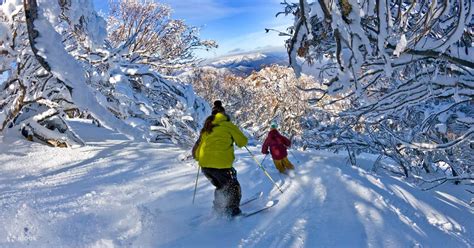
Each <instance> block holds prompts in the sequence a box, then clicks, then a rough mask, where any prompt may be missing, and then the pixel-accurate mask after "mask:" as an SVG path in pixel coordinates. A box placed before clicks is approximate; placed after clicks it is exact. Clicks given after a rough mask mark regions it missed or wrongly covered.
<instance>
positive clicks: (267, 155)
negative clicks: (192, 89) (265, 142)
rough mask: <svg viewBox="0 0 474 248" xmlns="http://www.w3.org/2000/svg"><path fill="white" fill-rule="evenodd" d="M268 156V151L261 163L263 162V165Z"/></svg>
mask: <svg viewBox="0 0 474 248" xmlns="http://www.w3.org/2000/svg"><path fill="white" fill-rule="evenodd" d="M267 156H268V153H267V154H265V157H264V158H263V159H262V162H260V164H262V165H263V162H264V161H265V159H266V158H267ZM263 167H265V165H263Z"/></svg>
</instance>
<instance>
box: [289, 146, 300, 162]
mask: <svg viewBox="0 0 474 248" xmlns="http://www.w3.org/2000/svg"><path fill="white" fill-rule="evenodd" d="M288 151H290V153H291V155H293V157H294V158H295V159H296V162H297V163H300V160H299V159H298V158H297V157H296V156H295V154H294V153H293V151H292V150H289V149H288Z"/></svg>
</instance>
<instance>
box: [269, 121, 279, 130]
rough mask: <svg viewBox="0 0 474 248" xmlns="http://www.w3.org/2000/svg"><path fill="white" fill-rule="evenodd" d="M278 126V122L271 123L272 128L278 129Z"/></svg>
mask: <svg viewBox="0 0 474 248" xmlns="http://www.w3.org/2000/svg"><path fill="white" fill-rule="evenodd" d="M277 127H278V125H277V124H276V122H272V123H271V124H270V129H276V128H277Z"/></svg>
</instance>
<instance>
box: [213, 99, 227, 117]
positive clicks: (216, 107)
mask: <svg viewBox="0 0 474 248" xmlns="http://www.w3.org/2000/svg"><path fill="white" fill-rule="evenodd" d="M224 112H225V109H224V107H222V102H221V101H220V100H217V101H215V102H214V106H213V107H212V114H213V115H215V114H217V113H224Z"/></svg>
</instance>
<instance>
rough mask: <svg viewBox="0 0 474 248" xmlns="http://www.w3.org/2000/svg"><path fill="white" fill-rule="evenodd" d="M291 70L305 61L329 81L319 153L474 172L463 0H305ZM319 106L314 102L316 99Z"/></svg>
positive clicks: (467, 14) (472, 78) (324, 88)
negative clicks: (325, 151)
mask: <svg viewBox="0 0 474 248" xmlns="http://www.w3.org/2000/svg"><path fill="white" fill-rule="evenodd" d="M284 6H285V9H284V11H283V12H282V13H281V14H292V15H294V17H295V22H294V25H293V26H292V27H291V28H290V29H289V31H290V33H291V35H292V36H291V38H290V39H288V40H287V48H288V54H289V59H290V64H291V66H292V67H293V68H294V69H295V72H296V73H297V74H299V73H300V72H301V64H300V62H298V60H297V58H298V57H300V58H303V59H304V60H305V61H306V62H307V63H308V64H311V65H313V67H314V68H315V69H316V70H317V71H318V72H319V74H318V77H319V79H320V80H321V81H322V84H319V85H315V87H311V89H307V90H312V91H313V92H315V93H317V94H319V97H317V98H316V101H313V102H312V104H313V105H314V106H315V107H316V109H317V111H316V112H315V114H314V115H313V116H311V117H309V118H312V119H313V123H314V124H312V125H313V126H312V127H311V128H309V129H308V131H307V134H308V136H311V135H312V136H311V137H314V139H313V140H312V141H310V143H312V144H310V145H311V146H313V147H318V148H333V149H347V151H348V152H349V154H350V155H351V156H350V157H351V161H352V162H353V163H354V164H355V163H356V160H355V158H356V156H355V155H356V154H357V153H359V152H371V153H376V154H380V156H381V157H380V158H382V157H390V158H392V159H393V160H394V161H396V162H397V163H398V165H399V166H400V172H401V173H402V174H403V175H405V176H410V175H413V174H421V173H430V172H432V171H433V170H436V169H439V168H441V167H445V168H446V169H447V171H446V174H447V175H449V177H448V178H447V179H450V180H451V179H452V180H455V181H457V180H461V179H467V178H471V179H472V173H473V171H474V167H473V166H474V165H473V163H472V161H474V144H473V141H472V140H473V135H474V125H473V124H474V100H473V99H474V97H473V96H474V59H473V58H474V56H473V53H474V50H473V45H474V40H473V38H474V37H473V35H474V31H473V22H474V20H473V13H474V6H473V2H472V1H470V0H459V1H452V0H447V1H399V0H393V1H390V0H388V1H382V0H375V1H354V0H339V1H327V0H317V1H316V0H315V1H308V0H300V1H299V2H298V3H294V4H293V3H287V2H285V3H284ZM313 99H314V98H313Z"/></svg>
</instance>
